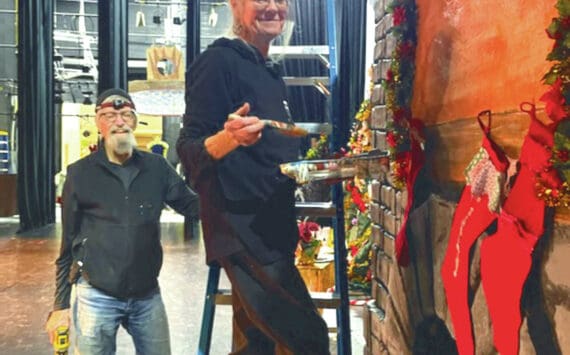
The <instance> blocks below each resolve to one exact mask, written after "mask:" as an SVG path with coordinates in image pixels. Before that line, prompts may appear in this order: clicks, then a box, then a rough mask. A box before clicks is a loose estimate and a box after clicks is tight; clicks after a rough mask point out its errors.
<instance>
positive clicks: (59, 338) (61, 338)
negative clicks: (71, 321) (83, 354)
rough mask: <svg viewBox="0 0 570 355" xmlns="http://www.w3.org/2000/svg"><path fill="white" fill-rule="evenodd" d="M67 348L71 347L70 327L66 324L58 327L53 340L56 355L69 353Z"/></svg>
mask: <svg viewBox="0 0 570 355" xmlns="http://www.w3.org/2000/svg"><path fill="white" fill-rule="evenodd" d="M67 349H69V328H68V327H65V326H60V327H57V329H56V330H55V340H54V341H53V350H54V351H55V355H67Z"/></svg>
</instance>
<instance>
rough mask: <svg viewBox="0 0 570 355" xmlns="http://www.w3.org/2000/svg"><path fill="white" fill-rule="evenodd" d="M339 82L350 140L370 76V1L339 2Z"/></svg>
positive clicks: (344, 127) (345, 134) (343, 137)
mask: <svg viewBox="0 0 570 355" xmlns="http://www.w3.org/2000/svg"><path fill="white" fill-rule="evenodd" d="M337 11H339V14H337V15H338V17H339V19H340V24H339V25H337V36H338V38H337V40H338V43H339V49H340V50H339V51H338V53H337V55H338V62H339V66H338V85H339V92H338V95H339V105H340V107H339V112H340V115H341V116H340V117H341V120H340V125H341V126H340V127H339V128H340V132H342V133H341V134H342V135H341V137H339V139H340V141H341V142H345V143H346V142H347V141H348V138H349V135H350V128H351V126H352V122H353V120H354V115H355V114H356V112H358V108H359V107H360V103H361V101H362V100H363V98H364V92H363V90H364V78H365V77H366V70H368V68H365V67H364V65H365V58H364V56H365V53H366V0H343V1H341V2H340V4H337Z"/></svg>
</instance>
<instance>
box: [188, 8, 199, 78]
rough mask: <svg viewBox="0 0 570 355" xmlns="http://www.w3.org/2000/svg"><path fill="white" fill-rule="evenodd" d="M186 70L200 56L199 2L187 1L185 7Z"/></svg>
mask: <svg viewBox="0 0 570 355" xmlns="http://www.w3.org/2000/svg"><path fill="white" fill-rule="evenodd" d="M186 19H187V20H186V68H190V65H191V64H192V62H193V61H194V59H196V57H197V56H198V54H200V0H189V1H188V6H187V7H186Z"/></svg>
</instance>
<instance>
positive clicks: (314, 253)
mask: <svg viewBox="0 0 570 355" xmlns="http://www.w3.org/2000/svg"><path fill="white" fill-rule="evenodd" d="M297 226H298V228H299V243H298V244H297V251H296V253H295V254H296V255H295V256H296V261H297V264H299V265H312V264H314V263H315V261H316V259H317V257H318V255H319V250H320V248H321V244H322V243H321V241H320V240H319V239H317V232H318V231H319V230H320V229H321V226H320V225H319V224H318V223H316V222H313V221H309V220H307V219H305V220H303V221H298V222H297Z"/></svg>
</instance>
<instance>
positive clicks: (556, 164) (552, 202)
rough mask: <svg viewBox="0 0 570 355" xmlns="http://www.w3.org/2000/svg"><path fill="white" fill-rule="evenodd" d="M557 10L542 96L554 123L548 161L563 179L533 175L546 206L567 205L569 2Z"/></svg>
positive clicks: (560, 3)
mask: <svg viewBox="0 0 570 355" xmlns="http://www.w3.org/2000/svg"><path fill="white" fill-rule="evenodd" d="M555 7H556V9H557V10H558V13H559V16H558V17H555V18H553V19H552V21H551V23H550V25H549V26H548V28H547V29H546V34H547V35H548V37H549V38H550V39H552V40H554V45H553V46H552V50H551V51H550V53H549V54H548V56H547V57H546V59H547V60H549V61H551V62H553V65H552V67H551V68H550V69H549V70H548V72H547V73H546V74H545V75H544V77H543V78H542V80H543V81H544V83H545V84H547V85H550V89H549V90H548V91H547V92H546V93H544V94H543V95H542V97H541V98H540V100H541V101H543V102H544V103H545V106H546V107H545V110H546V114H547V115H548V117H549V118H550V119H551V120H552V121H554V122H555V124H556V125H557V130H556V132H555V134H554V146H553V147H552V149H551V153H552V156H551V159H550V163H551V164H552V167H553V168H554V169H556V170H557V171H558V172H559V173H560V174H559V175H560V177H561V178H562V180H560V181H552V179H546V178H545V177H544V176H536V179H535V192H536V195H537V196H538V198H540V199H541V200H543V201H544V202H545V203H546V205H547V206H549V207H568V206H569V205H570V188H569V186H568V179H569V178H570V161H569V157H570V153H569V152H570V138H569V137H570V122H568V116H569V112H570V2H569V1H568V0H558V2H557V3H556V6H555Z"/></svg>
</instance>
